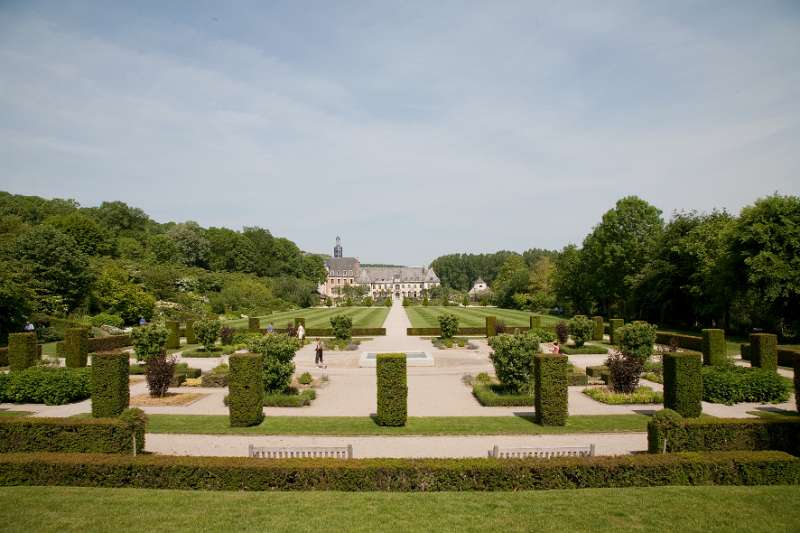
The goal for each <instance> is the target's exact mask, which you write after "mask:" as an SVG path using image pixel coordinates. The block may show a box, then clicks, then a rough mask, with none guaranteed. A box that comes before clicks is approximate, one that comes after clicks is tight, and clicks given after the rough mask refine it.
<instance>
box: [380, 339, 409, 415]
mask: <svg viewBox="0 0 800 533" xmlns="http://www.w3.org/2000/svg"><path fill="white" fill-rule="evenodd" d="M375 364H376V368H375V375H376V377H377V384H378V413H377V416H376V420H377V422H378V424H379V425H381V426H405V425H406V420H407V418H408V376H407V375H406V356H405V354H403V353H379V354H378V355H377V360H376V363H375Z"/></svg>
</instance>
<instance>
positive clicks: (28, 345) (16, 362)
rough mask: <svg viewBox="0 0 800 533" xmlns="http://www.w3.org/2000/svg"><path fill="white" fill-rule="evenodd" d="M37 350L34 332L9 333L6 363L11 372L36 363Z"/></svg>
mask: <svg viewBox="0 0 800 533" xmlns="http://www.w3.org/2000/svg"><path fill="white" fill-rule="evenodd" d="M38 360H39V352H38V349H37V348H36V333H33V332H25V333H11V334H9V335H8V365H9V367H10V368H11V371H12V372H17V371H20V370H25V369H26V368H28V367H31V366H33V365H35V364H36V361H38Z"/></svg>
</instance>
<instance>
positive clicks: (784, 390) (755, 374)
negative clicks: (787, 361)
mask: <svg viewBox="0 0 800 533" xmlns="http://www.w3.org/2000/svg"><path fill="white" fill-rule="evenodd" d="M702 372H703V400H705V401H707V402H712V403H722V404H726V405H733V404H735V403H740V402H757V403H766V402H771V403H778V402H785V401H786V400H788V399H789V387H787V384H786V381H785V378H783V377H781V376H779V375H778V374H777V373H776V372H775V371H774V370H770V369H765V368H747V367H743V366H733V365H731V366H707V367H703V370H702Z"/></svg>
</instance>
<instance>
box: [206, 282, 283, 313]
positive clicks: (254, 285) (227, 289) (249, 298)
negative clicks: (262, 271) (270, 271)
mask: <svg viewBox="0 0 800 533" xmlns="http://www.w3.org/2000/svg"><path fill="white" fill-rule="evenodd" d="M210 300H211V308H212V310H213V311H214V312H215V313H224V312H231V311H232V312H237V313H245V314H248V315H259V314H263V313H267V312H269V311H272V310H273V308H274V307H273V306H274V303H275V301H274V300H275V298H274V297H273V296H272V291H271V290H270V288H269V287H267V286H266V285H265V283H264V281H262V280H259V279H254V278H252V277H241V278H239V279H236V280H234V281H230V282H229V283H226V284H225V286H224V287H223V288H222V290H221V291H220V292H219V293H217V294H214V295H212V296H211V297H210Z"/></svg>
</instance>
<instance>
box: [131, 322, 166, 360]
mask: <svg viewBox="0 0 800 533" xmlns="http://www.w3.org/2000/svg"><path fill="white" fill-rule="evenodd" d="M132 341H133V351H134V353H135V354H136V359H138V360H139V361H145V362H146V361H148V360H149V359H151V358H153V357H159V356H162V355H163V354H164V348H165V346H166V343H167V330H166V329H164V328H163V327H161V326H159V325H157V324H151V325H149V326H144V327H140V328H135V329H134V330H133V333H132Z"/></svg>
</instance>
